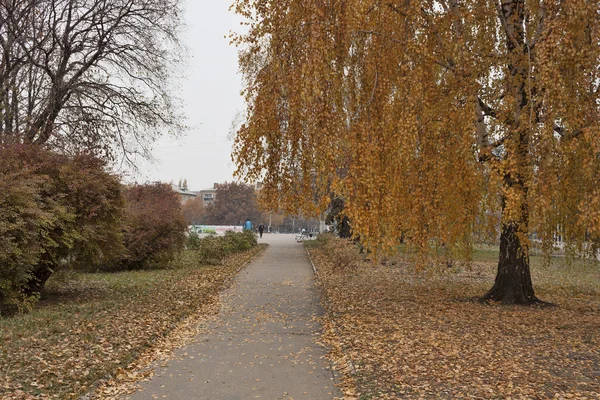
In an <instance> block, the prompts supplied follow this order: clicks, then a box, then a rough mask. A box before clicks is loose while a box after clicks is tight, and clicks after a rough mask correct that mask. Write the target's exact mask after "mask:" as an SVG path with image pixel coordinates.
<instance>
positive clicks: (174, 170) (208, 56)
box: [134, 0, 245, 190]
mask: <svg viewBox="0 0 600 400" xmlns="http://www.w3.org/2000/svg"><path fill="white" fill-rule="evenodd" d="M231 2H232V1H229V0H184V7H185V16H184V20H185V22H186V24H187V28H186V29H185V31H184V32H183V34H182V41H183V43H184V45H185V46H186V47H187V49H188V54H189V58H188V59H187V68H185V69H184V71H183V75H184V79H183V81H182V82H178V85H179V86H180V87H181V88H180V90H179V92H178V96H179V97H180V98H181V99H182V100H183V110H182V111H183V114H184V115H185V116H186V117H187V121H186V124H187V125H188V126H189V130H188V131H187V132H186V134H185V135H184V136H183V137H181V138H178V139H175V138H172V137H164V138H162V139H161V140H159V141H158V142H157V143H156V145H155V146H154V151H153V155H154V157H155V158H156V161H155V162H154V163H153V164H150V163H144V166H142V167H141V168H140V170H141V172H140V173H139V174H137V176H135V177H134V179H135V180H137V181H138V182H144V181H161V182H169V181H173V182H174V183H178V181H179V179H183V178H185V179H187V181H188V187H189V189H190V190H200V189H205V188H208V187H212V185H213V183H221V182H225V181H232V180H233V171H234V167H233V163H232V162H231V155H230V154H231V146H232V141H230V140H227V137H228V135H229V131H230V127H231V123H232V121H233V120H234V119H235V117H236V115H237V114H238V113H239V112H241V111H242V110H244V109H245V106H244V101H243V98H242V97H241V96H240V90H241V76H240V75H239V74H238V73H237V71H238V65H237V50H236V48H235V47H234V46H230V45H229V39H228V38H225V36H229V32H230V31H231V30H234V31H239V30H240V28H241V27H240V24H239V21H240V18H239V17H238V16H236V15H235V14H234V13H233V12H230V11H228V8H229V5H230V4H231Z"/></svg>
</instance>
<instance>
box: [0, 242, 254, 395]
mask: <svg viewBox="0 0 600 400" xmlns="http://www.w3.org/2000/svg"><path fill="white" fill-rule="evenodd" d="M260 248H261V247H254V248H253V249H251V250H248V251H246V252H244V253H240V254H236V255H232V256H229V257H228V259H227V260H226V262H225V263H224V265H222V266H203V265H200V264H199V263H198V262H197V259H196V254H195V252H192V251H186V252H184V253H183V254H182V256H181V257H180V258H179V259H178V260H177V261H176V263H175V265H174V268H172V269H167V270H145V271H131V272H119V273H94V274H84V273H74V272H72V273H68V274H59V275H57V276H55V277H53V278H51V280H50V281H49V282H48V284H47V288H46V292H45V293H44V296H43V299H42V301H41V302H40V303H39V305H38V306H37V307H36V309H35V310H34V311H32V312H30V313H29V314H25V315H18V316H15V317H11V318H3V319H0V398H2V399H11V398H15V399H27V398H59V399H69V398H77V397H78V396H80V395H82V394H83V393H85V392H87V391H89V390H90V389H91V388H92V387H93V385H94V384H95V383H96V382H97V381H98V380H100V379H105V378H108V377H110V376H114V375H115V374H116V373H118V372H119V371H122V369H123V368H126V367H127V365H128V364H129V363H130V362H131V361H132V360H134V359H135V358H136V357H137V356H138V355H140V354H141V353H142V352H143V351H144V350H146V349H148V348H149V347H151V346H152V345H153V343H155V342H156V341H157V340H159V339H161V338H163V337H165V336H166V335H168V334H169V332H171V331H172V330H173V329H174V328H175V327H176V326H177V324H178V323H179V322H180V321H182V320H183V319H184V318H186V317H187V316H189V315H191V314H192V313H194V312H196V311H197V310H198V309H199V308H201V307H202V306H203V305H205V304H207V303H210V302H214V295H215V294H216V293H217V292H218V291H219V290H220V289H221V288H222V287H223V285H224V284H225V282H227V281H228V280H229V278H231V277H232V276H233V275H234V274H235V273H236V272H237V271H238V269H239V267H240V266H241V265H243V264H244V263H245V262H246V261H248V260H249V259H250V258H251V257H253V256H254V255H255V254H256V252H257V251H259V249H260Z"/></svg>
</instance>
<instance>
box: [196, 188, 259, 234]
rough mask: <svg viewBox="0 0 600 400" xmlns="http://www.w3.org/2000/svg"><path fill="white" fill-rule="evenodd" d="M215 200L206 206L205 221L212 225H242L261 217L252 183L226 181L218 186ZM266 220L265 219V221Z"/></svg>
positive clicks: (256, 220) (255, 221)
mask: <svg viewBox="0 0 600 400" xmlns="http://www.w3.org/2000/svg"><path fill="white" fill-rule="evenodd" d="M216 189H217V192H216V198H215V201H214V202H213V203H212V204H210V205H208V206H207V207H206V215H205V217H204V222H205V223H206V224H211V225H241V224H243V223H244V221H245V220H246V219H247V218H250V220H251V221H253V222H254V223H255V225H256V223H257V222H259V221H258V220H259V219H261V212H260V210H259V208H258V201H257V199H256V192H255V190H254V188H253V187H252V186H251V185H247V184H245V183H237V182H225V183H221V184H218V185H217V186H216ZM263 222H264V221H263Z"/></svg>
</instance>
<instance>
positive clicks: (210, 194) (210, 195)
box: [195, 183, 218, 206]
mask: <svg viewBox="0 0 600 400" xmlns="http://www.w3.org/2000/svg"><path fill="white" fill-rule="evenodd" d="M217 186H218V183H215V184H213V187H212V188H208V189H202V190H200V191H198V192H195V193H197V195H198V196H200V197H201V198H202V201H203V202H204V206H207V205H209V204H212V203H213V202H214V201H215V198H216V197H217Z"/></svg>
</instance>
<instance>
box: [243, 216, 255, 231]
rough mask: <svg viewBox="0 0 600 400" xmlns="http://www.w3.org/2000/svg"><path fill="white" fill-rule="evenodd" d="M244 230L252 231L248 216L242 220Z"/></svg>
mask: <svg viewBox="0 0 600 400" xmlns="http://www.w3.org/2000/svg"><path fill="white" fill-rule="evenodd" d="M244 230H245V231H253V230H254V227H253V226H252V221H250V218H248V219H247V220H246V222H244Z"/></svg>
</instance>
